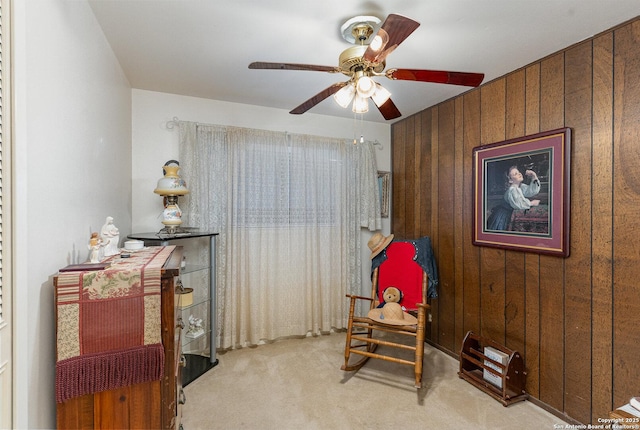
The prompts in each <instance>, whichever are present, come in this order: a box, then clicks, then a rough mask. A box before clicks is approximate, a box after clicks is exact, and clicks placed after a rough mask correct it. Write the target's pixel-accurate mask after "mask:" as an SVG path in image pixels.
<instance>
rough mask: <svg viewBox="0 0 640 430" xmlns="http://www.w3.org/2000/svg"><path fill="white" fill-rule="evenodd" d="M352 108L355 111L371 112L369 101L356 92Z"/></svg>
mask: <svg viewBox="0 0 640 430" xmlns="http://www.w3.org/2000/svg"><path fill="white" fill-rule="evenodd" d="M352 110H353V111H354V112H355V113H366V112H369V101H368V100H367V99H366V98H364V97H362V96H360V95H359V94H358V93H356V96H355V98H354V99H353V108H352Z"/></svg>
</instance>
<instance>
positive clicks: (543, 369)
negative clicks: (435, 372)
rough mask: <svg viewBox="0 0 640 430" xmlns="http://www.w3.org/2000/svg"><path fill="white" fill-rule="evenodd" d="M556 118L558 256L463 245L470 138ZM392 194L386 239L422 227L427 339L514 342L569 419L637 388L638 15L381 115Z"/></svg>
mask: <svg viewBox="0 0 640 430" xmlns="http://www.w3.org/2000/svg"><path fill="white" fill-rule="evenodd" d="M561 127H570V128H571V129H572V134H573V142H572V154H571V156H572V160H571V227H570V229H571V239H570V256H569V257H568V258H559V257H551V256H546V255H539V254H535V253H524V252H517V251H507V250H500V249H495V248H486V247H476V246H474V245H473V244H472V241H471V234H472V215H473V206H472V204H473V195H472V192H473V190H472V186H473V183H472V154H473V148H474V147H477V146H479V145H484V144H489V143H493V142H498V141H501V140H505V139H510V138H514V137H520V136H525V135H529V134H533V133H537V132H540V131H545V130H551V129H556V128H561ZM392 205H393V206H392V232H393V233H394V234H395V235H396V237H398V238H413V237H420V236H424V235H427V236H430V237H431V238H432V243H433V246H434V251H435V254H436V258H437V263H438V270H439V278H440V285H439V298H438V299H435V300H433V301H432V313H433V322H432V323H431V326H430V330H429V332H428V334H429V336H428V337H429V339H430V341H432V342H433V343H435V344H437V345H439V346H440V347H442V348H443V349H445V350H448V351H450V352H451V353H453V354H455V355H457V354H458V353H459V350H460V347H461V344H462V340H463V338H464V335H465V334H466V332H467V331H468V330H473V331H475V332H476V333H479V334H481V335H483V336H487V337H490V338H492V339H494V340H495V341H497V342H500V343H502V344H504V345H506V346H508V347H509V348H512V349H515V350H518V351H519V352H521V353H522V355H523V357H524V359H525V363H526V368H527V371H528V374H527V391H528V392H529V393H530V395H531V396H532V397H534V398H536V399H538V400H539V401H540V402H541V403H543V404H545V405H547V406H548V407H550V408H552V409H555V410H556V411H559V412H560V413H563V414H565V415H566V416H568V417H570V418H571V419H573V420H576V421H579V422H582V423H594V424H595V423H598V418H604V417H607V414H608V412H609V411H610V410H611V409H612V408H615V407H619V406H621V405H623V404H625V403H627V402H628V401H629V398H630V397H632V396H638V395H640V391H638V390H639V389H640V388H639V387H640V385H639V384H640V286H639V282H640V240H639V239H638V236H639V233H640V228H639V227H638V225H639V224H640V19H636V20H633V21H631V22H628V23H625V24H623V25H620V26H618V27H616V28H614V29H612V30H610V31H608V32H605V33H602V34H599V35H597V36H595V37H593V38H592V39H590V40H587V41H584V42H582V43H579V44H577V45H575V46H572V47H569V48H567V49H566V50H563V51H562V52H559V53H556V54H554V55H551V56H549V57H546V58H544V59H541V60H540V61H538V62H536V63H533V64H531V65H529V66H527V67H525V68H523V69H520V70H517V71H514V72H512V73H510V74H508V75H507V76H504V77H502V78H499V79H496V80H494V81H491V82H488V83H486V84H484V85H482V86H481V87H479V88H476V89H473V90H472V91H469V92H467V93H465V94H463V95H461V96H459V97H457V98H455V99H452V100H448V101H446V102H443V103H441V104H439V105H437V106H434V107H431V108H428V109H426V110H424V111H423V112H420V113H419V114H416V115H414V116H412V117H409V118H407V119H404V120H402V121H399V122H396V123H395V124H393V126H392ZM426 372H428V369H426Z"/></svg>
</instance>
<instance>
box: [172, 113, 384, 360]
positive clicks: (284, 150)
mask: <svg viewBox="0 0 640 430" xmlns="http://www.w3.org/2000/svg"><path fill="white" fill-rule="evenodd" d="M179 125H180V164H181V167H182V168H181V174H182V176H183V178H184V179H185V180H186V181H187V185H188V187H189V189H190V191H191V193H190V194H189V195H188V196H187V197H186V198H183V199H181V205H182V210H183V212H184V214H183V217H184V219H185V225H188V226H193V227H199V228H202V229H206V230H211V231H216V232H219V233H220V234H219V236H218V241H217V244H218V252H217V263H218V264H217V269H218V270H217V287H218V288H217V303H218V310H217V323H218V345H217V347H218V348H223V349H228V348H238V347H243V346H248V345H255V344H258V343H261V342H265V341H270V340H274V339H277V338H280V337H285V336H300V335H307V334H309V333H311V334H318V333H321V332H328V331H330V330H331V329H332V328H344V327H345V325H346V317H347V309H346V307H347V304H348V301H347V299H346V297H345V294H346V293H347V292H349V293H359V291H360V285H361V282H362V279H361V261H360V255H361V253H360V252H361V250H360V230H361V228H367V229H369V230H378V229H380V225H381V221H380V201H379V194H378V182H377V169H376V165H375V157H374V148H373V145H372V144H370V143H364V144H358V145H353V144H352V143H347V141H346V140H342V139H331V138H326V137H316V136H308V135H295V134H288V133H282V132H271V131H263V130H253V129H244V128H235V127H223V126H214V125H203V124H196V123H193V122H180V123H179Z"/></svg>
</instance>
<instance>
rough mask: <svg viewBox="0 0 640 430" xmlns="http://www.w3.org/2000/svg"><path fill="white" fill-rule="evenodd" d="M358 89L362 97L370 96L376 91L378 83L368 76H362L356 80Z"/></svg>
mask: <svg viewBox="0 0 640 430" xmlns="http://www.w3.org/2000/svg"><path fill="white" fill-rule="evenodd" d="M356 91H357V93H358V95H359V96H360V97H362V98H368V97H371V96H372V95H373V93H375V92H376V83H375V82H374V81H373V79H371V78H370V77H368V76H362V77H361V78H360V79H358V82H356Z"/></svg>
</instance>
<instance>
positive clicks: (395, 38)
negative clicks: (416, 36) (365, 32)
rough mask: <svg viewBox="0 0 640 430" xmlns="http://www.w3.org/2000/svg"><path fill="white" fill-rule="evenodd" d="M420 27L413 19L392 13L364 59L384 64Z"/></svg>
mask: <svg viewBox="0 0 640 430" xmlns="http://www.w3.org/2000/svg"><path fill="white" fill-rule="evenodd" d="M419 26H420V23H419V22H417V21H414V20H412V19H411V18H407V17H405V16H402V15H397V14H393V13H392V14H391V15H389V16H388V17H387V19H385V20H384V23H382V27H380V29H379V30H378V33H376V35H375V36H374V37H373V38H372V39H371V43H369V46H368V47H367V50H366V51H365V52H364V55H363V56H362V57H363V58H364V59H365V60H366V61H369V62H370V63H382V62H383V61H384V60H385V58H387V55H389V54H390V53H391V52H393V50H394V49H396V48H397V47H398V45H400V44H401V43H402V42H403V41H404V40H405V39H406V38H407V37H409V35H410V34H411V33H413V32H414V30H415V29H416V28H418V27H419Z"/></svg>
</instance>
